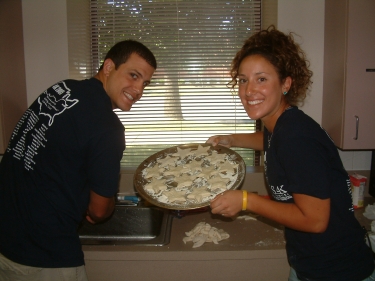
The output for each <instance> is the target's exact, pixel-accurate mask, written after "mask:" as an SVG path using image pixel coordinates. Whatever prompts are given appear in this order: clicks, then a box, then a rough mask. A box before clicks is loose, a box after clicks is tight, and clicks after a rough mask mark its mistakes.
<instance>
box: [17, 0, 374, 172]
mask: <svg viewBox="0 0 375 281" xmlns="http://www.w3.org/2000/svg"><path fill="white" fill-rule="evenodd" d="M22 10H23V21H24V22H23V28H24V43H25V65H26V66H25V67H26V84H27V85H26V87H27V101H28V104H29V105H30V104H31V103H32V102H33V101H34V100H35V99H36V97H37V96H38V95H39V94H40V93H41V92H42V91H44V90H45V89H46V88H47V87H49V86H51V85H52V84H53V83H55V82H57V81H60V80H62V79H66V78H68V77H69V59H68V36H67V34H68V33H67V12H66V0H53V1H51V0H32V1H31V0H22ZM277 16H278V24H277V25H278V28H279V29H280V30H281V31H284V32H288V31H293V32H295V33H297V34H298V35H299V36H301V37H297V36H296V37H295V39H296V40H297V41H298V42H299V43H300V44H301V46H302V48H303V49H304V50H305V51H306V53H307V56H308V59H309V60H310V63H311V69H312V71H313V72H314V76H313V81H314V83H313V86H312V91H311V93H310V95H309V97H308V98H307V100H306V103H305V105H304V106H303V107H302V110H304V111H305V112H306V113H307V114H308V115H310V116H311V117H312V118H314V119H315V120H316V121H317V122H318V123H321V119H322V92H323V57H324V56H323V54H324V48H323V46H324V0H319V1H318V0H315V1H312V0H310V1H306V0H305V1H302V0H278V15H277ZM339 152H340V156H341V159H342V160H343V163H344V166H345V168H346V169H347V170H370V167H371V152H369V151H359V152H358V151H349V152H341V151H339Z"/></svg>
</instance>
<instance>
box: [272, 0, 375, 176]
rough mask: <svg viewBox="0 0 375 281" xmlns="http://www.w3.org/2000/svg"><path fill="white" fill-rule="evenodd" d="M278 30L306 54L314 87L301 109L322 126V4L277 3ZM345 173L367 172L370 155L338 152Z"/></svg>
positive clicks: (298, 0)
mask: <svg viewBox="0 0 375 281" xmlns="http://www.w3.org/2000/svg"><path fill="white" fill-rule="evenodd" d="M277 18H278V23H277V27H278V29H280V30H281V31H283V32H290V31H293V32H295V33H296V34H298V35H299V36H301V37H298V36H295V39H296V41H297V42H298V43H300V44H301V47H302V48H303V49H304V50H305V52H306V53H307V57H308V59H309V60H310V64H311V70H312V71H313V85H312V91H311V93H310V95H309V96H308V97H307V99H306V102H305V104H304V106H302V107H301V109H302V110H303V111H304V112H305V113H306V114H308V115H310V116H311V117H312V118H313V119H314V120H315V121H317V122H318V123H319V124H321V121H322V104H323V58H324V1H323V0H319V1H306V0H305V1H301V0H278V14H277ZM339 153H340V156H341V159H342V161H343V164H344V167H345V168H346V169H347V170H370V169H371V155H372V153H371V152H370V151H345V152H343V151H340V150H339Z"/></svg>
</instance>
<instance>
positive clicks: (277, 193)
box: [271, 185, 293, 201]
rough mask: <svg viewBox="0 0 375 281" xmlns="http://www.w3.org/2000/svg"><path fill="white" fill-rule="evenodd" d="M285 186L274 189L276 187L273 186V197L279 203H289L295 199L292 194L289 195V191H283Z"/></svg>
mask: <svg viewBox="0 0 375 281" xmlns="http://www.w3.org/2000/svg"><path fill="white" fill-rule="evenodd" d="M283 186H284V185H282V186H280V187H278V186H276V187H274V186H272V185H271V190H272V193H273V197H274V198H275V199H276V200H277V201H287V200H289V199H291V198H293V197H292V196H291V195H290V194H288V192H287V191H285V190H284V189H283Z"/></svg>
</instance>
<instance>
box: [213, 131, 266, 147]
mask: <svg viewBox="0 0 375 281" xmlns="http://www.w3.org/2000/svg"><path fill="white" fill-rule="evenodd" d="M206 143H211V144H212V145H213V146H216V145H218V144H219V145H222V146H225V147H243V148H251V149H254V150H263V149H264V148H263V132H255V133H250V134H232V135H219V136H212V137H210V138H209V139H208V140H207V141H206Z"/></svg>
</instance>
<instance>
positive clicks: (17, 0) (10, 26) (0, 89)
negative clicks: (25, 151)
mask: <svg viewBox="0 0 375 281" xmlns="http://www.w3.org/2000/svg"><path fill="white" fill-rule="evenodd" d="M0 34H1V40H0V62H1V64H0V73H1V75H0V154H3V153H4V151H5V149H6V147H7V145H8V141H9V139H10V136H11V134H12V132H13V129H14V127H15V126H16V124H17V122H18V120H19V119H20V118H21V116H22V114H23V112H24V111H25V110H26V109H27V95H26V75H25V59H24V48H23V27H22V1H21V0H0Z"/></svg>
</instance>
